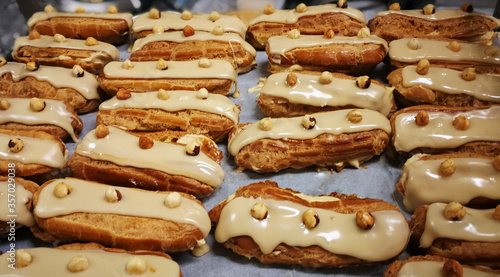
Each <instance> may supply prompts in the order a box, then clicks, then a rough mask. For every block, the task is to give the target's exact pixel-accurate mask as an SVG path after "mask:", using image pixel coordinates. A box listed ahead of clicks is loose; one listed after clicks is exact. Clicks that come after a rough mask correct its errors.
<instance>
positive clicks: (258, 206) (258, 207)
mask: <svg viewBox="0 0 500 277" xmlns="http://www.w3.org/2000/svg"><path fill="white" fill-rule="evenodd" d="M250 214H251V215H252V217H253V218H255V219H257V220H264V219H266V218H267V215H268V214H269V212H268V209H267V206H266V205H264V204H262V203H255V204H254V205H253V207H252V208H251V209H250Z"/></svg>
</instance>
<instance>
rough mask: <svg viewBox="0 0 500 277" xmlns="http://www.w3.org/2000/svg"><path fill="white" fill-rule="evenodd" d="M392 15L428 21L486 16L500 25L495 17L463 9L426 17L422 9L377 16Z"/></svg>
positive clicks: (436, 13)
mask: <svg viewBox="0 0 500 277" xmlns="http://www.w3.org/2000/svg"><path fill="white" fill-rule="evenodd" d="M390 14H398V15H405V16H411V17H418V18H422V19H426V20H431V21H435V20H446V19H452V18H463V17H467V16H484V17H486V18H489V19H491V20H493V21H494V22H495V23H497V24H498V25H500V20H498V19H497V18H495V17H493V16H488V15H486V14H484V13H480V12H470V13H468V12H464V11H462V10H461V9H455V10H441V9H436V10H435V12H434V13H433V14H429V15H426V14H424V13H423V12H422V9H418V10H400V11H393V10H389V11H382V12H378V13H377V16H385V15H390Z"/></svg>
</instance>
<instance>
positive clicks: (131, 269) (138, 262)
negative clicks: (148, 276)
mask: <svg viewBox="0 0 500 277" xmlns="http://www.w3.org/2000/svg"><path fill="white" fill-rule="evenodd" d="M146 270H148V266H147V265H146V262H145V261H144V260H143V259H141V258H139V257H132V258H131V259H130V260H129V261H128V263H127V266H126V267H125V271H127V273H128V274H130V275H141V274H143V273H144V272H146Z"/></svg>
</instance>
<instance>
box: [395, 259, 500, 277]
mask: <svg viewBox="0 0 500 277" xmlns="http://www.w3.org/2000/svg"><path fill="white" fill-rule="evenodd" d="M443 265H444V262H437V261H414V262H408V263H405V264H404V265H403V267H402V268H401V269H400V270H399V272H398V276H400V277H442V276H443V273H442V270H443ZM462 269H463V277H495V276H497V277H498V276H500V274H494V273H488V272H483V271H479V270H474V269H471V268H468V267H463V268H462Z"/></svg>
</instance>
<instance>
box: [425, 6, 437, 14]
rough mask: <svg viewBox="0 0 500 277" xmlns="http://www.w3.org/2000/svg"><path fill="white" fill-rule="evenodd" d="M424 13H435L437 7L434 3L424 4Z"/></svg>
mask: <svg viewBox="0 0 500 277" xmlns="http://www.w3.org/2000/svg"><path fill="white" fill-rule="evenodd" d="M422 11H423V13H424V14H425V15H431V14H434V13H435V12H436V9H435V8H434V5H432V4H427V5H425V6H424V8H423V9H422Z"/></svg>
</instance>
